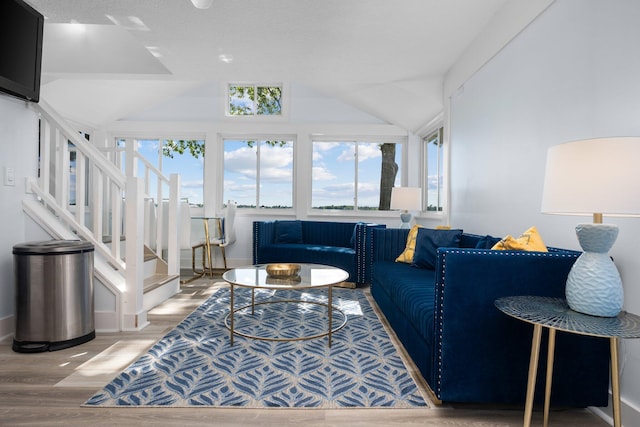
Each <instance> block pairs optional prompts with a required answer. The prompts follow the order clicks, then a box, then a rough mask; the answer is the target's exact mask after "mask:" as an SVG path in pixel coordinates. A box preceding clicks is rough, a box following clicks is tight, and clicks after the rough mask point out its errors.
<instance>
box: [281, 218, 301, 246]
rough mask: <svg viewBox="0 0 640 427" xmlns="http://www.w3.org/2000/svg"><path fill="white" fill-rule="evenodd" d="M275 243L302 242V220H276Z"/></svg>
mask: <svg viewBox="0 0 640 427" xmlns="http://www.w3.org/2000/svg"><path fill="white" fill-rule="evenodd" d="M275 230H276V233H275V243H302V223H301V222H300V221H276V229H275Z"/></svg>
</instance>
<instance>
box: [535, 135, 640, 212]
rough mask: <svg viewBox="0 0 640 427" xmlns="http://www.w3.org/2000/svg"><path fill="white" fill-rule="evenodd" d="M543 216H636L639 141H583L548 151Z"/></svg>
mask: <svg viewBox="0 0 640 427" xmlns="http://www.w3.org/2000/svg"><path fill="white" fill-rule="evenodd" d="M542 212H543V213H550V214H564V215H592V214H594V213H601V214H604V215H605V216H640V137H620V138H597V139H586V140H582V141H573V142H567V143H564V144H560V145H556V146H554V147H551V148H549V151H548V153H547V169H546V173H545V177H544V191H543V194H542Z"/></svg>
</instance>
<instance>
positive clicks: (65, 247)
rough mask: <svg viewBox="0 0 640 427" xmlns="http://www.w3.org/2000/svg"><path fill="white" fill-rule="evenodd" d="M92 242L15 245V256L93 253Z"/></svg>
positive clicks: (75, 241) (52, 241)
mask: <svg viewBox="0 0 640 427" xmlns="http://www.w3.org/2000/svg"><path fill="white" fill-rule="evenodd" d="M93 250H94V247H93V244H92V243H91V242H86V241H83V240H46V241H43V242H27V243H21V244H18V245H15V246H14V247H13V254H14V255H16V254H23V255H42V254H56V255H62V254H68V253H79V252H90V251H93Z"/></svg>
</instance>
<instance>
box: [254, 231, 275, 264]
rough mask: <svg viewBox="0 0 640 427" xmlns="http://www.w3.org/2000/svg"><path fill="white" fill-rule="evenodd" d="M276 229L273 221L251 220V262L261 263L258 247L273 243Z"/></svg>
mask: <svg viewBox="0 0 640 427" xmlns="http://www.w3.org/2000/svg"><path fill="white" fill-rule="evenodd" d="M275 230H276V222H275V221H254V222H253V264H254V265H255V264H261V261H260V249H261V248H263V247H265V246H267V245H270V244H271V243H273V240H274V236H275Z"/></svg>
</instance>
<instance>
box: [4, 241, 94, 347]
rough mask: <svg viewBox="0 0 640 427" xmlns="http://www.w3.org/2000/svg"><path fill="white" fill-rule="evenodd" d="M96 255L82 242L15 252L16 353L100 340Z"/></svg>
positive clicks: (49, 243)
mask: <svg viewBox="0 0 640 427" xmlns="http://www.w3.org/2000/svg"><path fill="white" fill-rule="evenodd" d="M93 254H94V247H93V245H92V244H91V243H89V242H83V241H80V240H49V241H44V242H30V243H23V244H19V245H15V246H14V247H13V265H14V275H15V285H16V325H15V336H14V339H13V350H14V351H17V352H20V353H35V352H41V351H53V350H60V349H63V348H67V347H71V346H74V345H78V344H82V343H85V342H87V341H90V340H92V339H93V338H95V336H96V334H95V327H94V302H93Z"/></svg>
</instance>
